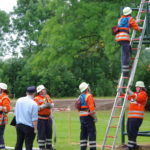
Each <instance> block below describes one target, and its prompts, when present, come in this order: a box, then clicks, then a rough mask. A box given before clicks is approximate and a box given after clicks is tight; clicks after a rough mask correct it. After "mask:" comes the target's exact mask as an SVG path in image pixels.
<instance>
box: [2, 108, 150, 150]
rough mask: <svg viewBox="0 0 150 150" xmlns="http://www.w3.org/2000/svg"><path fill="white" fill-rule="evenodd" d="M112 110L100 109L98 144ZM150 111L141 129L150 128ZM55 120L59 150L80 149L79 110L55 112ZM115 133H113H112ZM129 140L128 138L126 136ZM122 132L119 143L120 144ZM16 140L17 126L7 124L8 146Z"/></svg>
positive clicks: (142, 141) (146, 140) (143, 140)
mask: <svg viewBox="0 0 150 150" xmlns="http://www.w3.org/2000/svg"><path fill="white" fill-rule="evenodd" d="M109 115H110V111H98V112H97V116H98V119H99V121H98V123H97V124H96V127H97V144H98V145H101V144H102V142H103V138H104V134H105V129H106V126H107V123H108V118H109ZM12 116H13V115H12V114H9V120H11V119H12ZM149 116H150V113H149V112H146V113H145V119H144V122H143V124H142V126H141V129H140V131H148V130H150V117H149ZM54 117H55V122H56V126H57V144H56V148H57V150H69V149H71V150H78V149H79V134H80V123H79V117H78V113H77V112H55V114H54ZM112 135H113V133H112ZM149 139H150V137H138V143H139V144H146V143H149ZM126 140H127V138H126ZM120 141H121V140H120V134H119V137H118V142H117V144H120V143H121V142H120ZM15 142H16V132H15V127H12V126H10V125H7V127H6V130H5V143H6V145H7V146H14V145H15ZM34 147H37V142H36V140H35V141H34Z"/></svg>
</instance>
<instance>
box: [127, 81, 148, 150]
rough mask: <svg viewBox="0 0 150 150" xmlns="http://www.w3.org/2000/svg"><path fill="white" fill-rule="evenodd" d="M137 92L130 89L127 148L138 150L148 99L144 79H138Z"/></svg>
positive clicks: (128, 149)
mask: <svg viewBox="0 0 150 150" xmlns="http://www.w3.org/2000/svg"><path fill="white" fill-rule="evenodd" d="M135 87H136V92H134V93H133V92H132V91H131V90H130V89H129V91H128V100H129V101H130V106H129V111H128V120H127V133H128V145H127V146H128V148H126V150H136V149H137V148H138V146H137V144H136V138H137V134H138V131H139V128H140V126H141V124H142V121H143V118H144V110H145V105H146V102H147V99H148V96H147V93H146V91H145V85H144V82H143V81H137V82H136V84H135Z"/></svg>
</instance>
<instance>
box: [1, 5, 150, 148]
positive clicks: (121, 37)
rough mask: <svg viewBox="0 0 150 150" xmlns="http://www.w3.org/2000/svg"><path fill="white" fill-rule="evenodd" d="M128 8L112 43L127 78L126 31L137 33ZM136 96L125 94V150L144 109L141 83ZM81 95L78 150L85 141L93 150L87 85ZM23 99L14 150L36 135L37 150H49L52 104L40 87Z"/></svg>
mask: <svg viewBox="0 0 150 150" xmlns="http://www.w3.org/2000/svg"><path fill="white" fill-rule="evenodd" d="M131 13H132V10H131V8H129V7H125V8H124V9H123V16H122V17H121V18H120V19H119V21H118V27H119V32H118V33H117V34H116V41H117V42H118V43H119V44H120V45H121V46H122V72H123V76H124V77H129V60H130V55H131V46H130V37H129V29H130V28H133V29H134V30H137V31H141V28H140V27H139V26H138V25H137V23H136V22H135V20H134V18H133V17H132V16H131ZM135 87H136V92H132V91H131V90H129V91H128V100H129V101H130V106H129V112H128V121H127V133H128V145H127V148H126V150H136V149H137V147H138V146H137V144H136V138H137V133H138V130H139V127H140V126H141V124H142V121H143V118H144V107H145V105H146V102H147V99H148V96H147V93H146V90H145V85H144V82H142V81H137V82H136V85H135ZM79 90H80V92H81V95H80V96H79V98H78V103H79V104H80V108H78V110H79V114H80V124H81V132H80V149H81V150H86V149H87V143H88V140H89V147H90V150H96V127H95V123H96V122H97V116H96V111H95V102H94V99H93V95H92V94H91V93H90V88H89V84H88V83H86V82H82V83H81V84H80V85H79ZM7 93H8V91H7V85H6V84H5V83H0V149H5V144H4V139H3V135H4V129H5V125H6V124H7V121H8V118H7V113H8V112H9V111H10V99H9V97H8V94H7ZM26 94H27V95H26V96H25V97H21V98H19V99H18V100H17V102H16V106H15V121H16V132H17V142H16V146H15V150H22V147H23V142H24V141H25V146H26V149H27V150H32V146H33V141H34V138H35V134H36V133H38V144H39V148H40V150H52V118H51V109H52V108H53V107H54V103H53V101H52V99H51V98H50V96H49V95H48V94H47V92H46V88H45V87H44V85H39V86H38V87H37V88H35V87H34V86H32V87H28V88H27V90H26Z"/></svg>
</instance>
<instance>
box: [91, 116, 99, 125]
mask: <svg viewBox="0 0 150 150" xmlns="http://www.w3.org/2000/svg"><path fill="white" fill-rule="evenodd" d="M92 117H93V120H94V122H95V123H96V122H98V119H97V116H96V114H94V115H92Z"/></svg>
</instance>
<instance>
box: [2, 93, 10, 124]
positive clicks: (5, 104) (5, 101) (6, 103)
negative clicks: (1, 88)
mask: <svg viewBox="0 0 150 150" xmlns="http://www.w3.org/2000/svg"><path fill="white" fill-rule="evenodd" d="M8 112H10V99H9V97H8V95H7V94H6V93H2V95H0V125H5V124H7V123H8V117H7V113H8Z"/></svg>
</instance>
